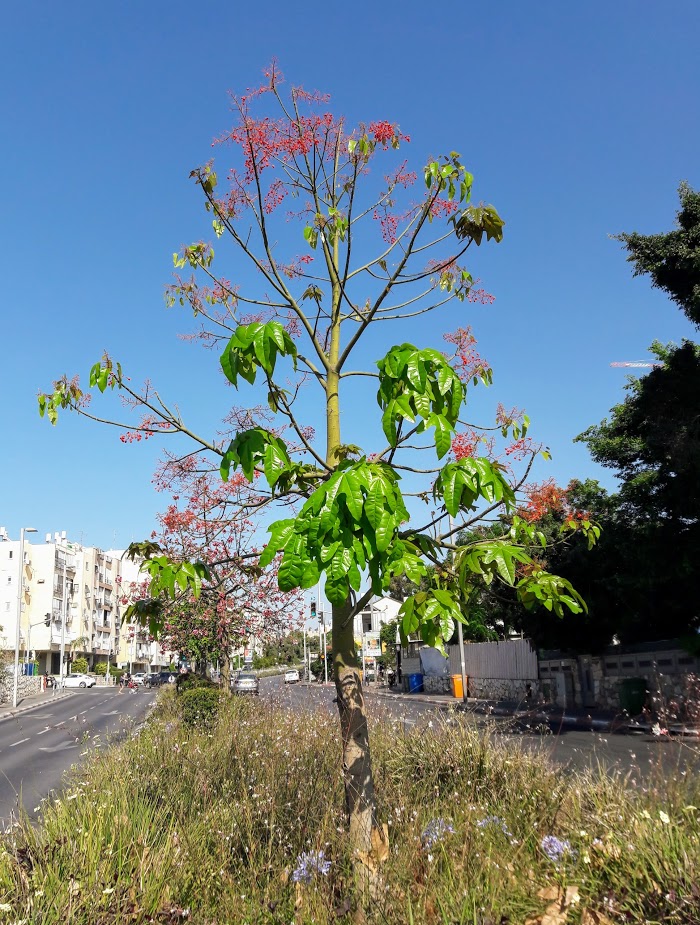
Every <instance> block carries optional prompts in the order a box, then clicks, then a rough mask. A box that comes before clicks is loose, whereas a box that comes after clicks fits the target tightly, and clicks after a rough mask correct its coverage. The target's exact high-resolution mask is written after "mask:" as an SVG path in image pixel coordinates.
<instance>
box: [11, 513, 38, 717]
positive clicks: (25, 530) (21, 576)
mask: <svg viewBox="0 0 700 925" xmlns="http://www.w3.org/2000/svg"><path fill="white" fill-rule="evenodd" d="M25 533H36V528H35V527H22V529H21V530H20V531H19V581H18V582H17V585H18V587H17V629H16V631H15V679H14V684H13V685H12V709H13V710H14V709H16V707H17V685H18V681H19V625H20V622H21V620H22V585H23V584H24V535H25Z"/></svg>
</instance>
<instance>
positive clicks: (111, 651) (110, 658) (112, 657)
mask: <svg viewBox="0 0 700 925" xmlns="http://www.w3.org/2000/svg"><path fill="white" fill-rule="evenodd" d="M109 661H110V662H114V649H110V650H109Z"/></svg>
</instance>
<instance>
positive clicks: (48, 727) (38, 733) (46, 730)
mask: <svg viewBox="0 0 700 925" xmlns="http://www.w3.org/2000/svg"><path fill="white" fill-rule="evenodd" d="M50 728H51V726H47V727H46V729H42V730H41V732H37V735H38V736H43V734H44V733H45V732H48V731H49V729H50Z"/></svg>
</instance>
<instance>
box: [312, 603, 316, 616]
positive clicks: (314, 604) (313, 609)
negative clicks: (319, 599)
mask: <svg viewBox="0 0 700 925" xmlns="http://www.w3.org/2000/svg"><path fill="white" fill-rule="evenodd" d="M311 619H312V620H315V619H316V601H311Z"/></svg>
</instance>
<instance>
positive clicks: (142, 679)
mask: <svg viewBox="0 0 700 925" xmlns="http://www.w3.org/2000/svg"><path fill="white" fill-rule="evenodd" d="M147 677H148V672H146V671H137V672H136V674H132V676H131V680H132V681H135V682H136V683H137V684H145V683H146V678H147Z"/></svg>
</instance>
